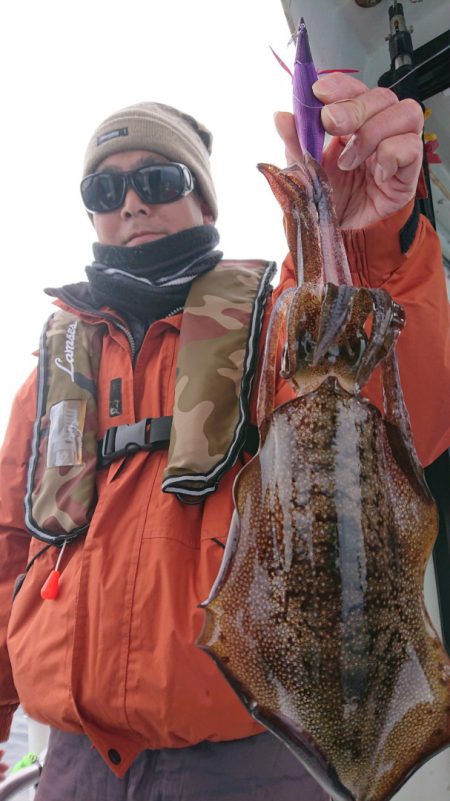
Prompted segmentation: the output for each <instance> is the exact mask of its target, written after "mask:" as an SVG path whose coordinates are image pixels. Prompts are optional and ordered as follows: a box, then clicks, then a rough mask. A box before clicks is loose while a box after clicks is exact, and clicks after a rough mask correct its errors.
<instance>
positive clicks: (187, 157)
mask: <svg viewBox="0 0 450 801" xmlns="http://www.w3.org/2000/svg"><path fill="white" fill-rule="evenodd" d="M211 146H212V134H211V133H210V131H208V129H207V128H205V126H204V125H202V124H201V123H199V122H197V120H195V119H194V117H191V116H189V114H184V113H183V112H182V111H178V109H176V108H173V107H172V106H166V105H165V104H164V103H136V104H135V105H133V106H127V108H124V109H121V110H120V111H116V112H115V114H111V116H110V117H108V118H107V119H106V120H105V121H104V122H102V123H101V124H100V125H99V127H98V128H97V130H96V131H95V132H94V134H93V136H92V138H91V140H90V142H89V144H88V146H87V150H86V155H85V159H84V168H83V178H85V177H86V175H90V174H91V173H93V172H95V170H96V168H97V166H98V165H99V164H100V162H101V161H103V159H105V158H106V157H107V156H111V155H112V154H113V153H120V152H122V151H124V150H151V151H153V152H154V153H160V154H161V155H162V156H165V157H166V158H167V159H169V160H170V161H178V162H181V163H182V164H185V165H186V166H187V167H189V169H190V170H191V171H192V173H193V175H194V177H195V178H196V182H197V185H198V188H199V191H200V194H201V196H202V198H203V199H204V200H205V201H206V203H207V204H208V208H209V210H210V212H211V214H212V215H213V217H214V219H216V217H217V199H216V193H215V189H214V184H213V179H212V175H211V166H210V161H209V154H210V153H211Z"/></svg>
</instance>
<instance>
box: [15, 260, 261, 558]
mask: <svg viewBox="0 0 450 801" xmlns="http://www.w3.org/2000/svg"><path fill="white" fill-rule="evenodd" d="M274 272H275V264H274V263H273V262H263V261H254V260H253V261H244V262H242V261H240V262H236V261H222V262H220V263H219V264H218V265H217V266H216V267H215V268H214V269H213V270H211V271H210V272H208V273H206V274H204V275H202V276H200V277H199V278H197V279H196V280H195V281H194V282H193V284H192V286H191V289H190V291H189V294H188V297H187V300H186V303H185V307H184V311H183V317H182V322H181V329H180V343H179V350H178V357H177V380H176V386H175V399H174V409H173V418H168V417H163V418H158V419H157V420H153V421H152V420H147V419H146V420H141V421H138V422H137V423H135V424H131V425H123V426H117V427H114V428H111V429H109V430H108V431H107V432H106V434H105V436H104V437H103V439H102V440H101V441H100V443H99V442H98V416H97V378H98V368H99V361H100V353H101V341H102V336H103V333H104V328H105V326H104V323H94V324H92V323H86V322H83V321H82V320H80V318H79V317H77V316H76V315H75V314H73V313H69V312H66V311H61V310H60V311H57V312H56V313H55V314H53V315H52V316H51V317H50V319H49V320H48V321H47V323H46V325H45V327H44V330H43V333H42V337H41V343H40V350H39V366H38V389H37V395H38V398H37V414H36V420H35V424H34V431H33V443H32V452H31V457H30V461H29V466H28V479H27V490H26V497H25V523H26V526H27V528H28V530H29V531H30V533H31V534H33V535H34V536H36V537H38V538H39V539H41V540H43V541H44V542H47V543H51V544H54V545H61V544H63V543H64V542H66V541H69V540H71V539H74V538H75V537H77V536H79V535H80V534H82V533H84V532H86V530H87V528H88V526H89V522H90V520H91V517H92V514H93V512H94V509H95V504H96V470H97V469H98V468H99V467H100V468H102V467H104V466H106V465H108V464H110V463H111V462H112V461H113V460H114V459H116V458H119V457H121V456H123V455H128V454H130V453H133V452H135V451H137V450H140V449H144V450H155V449H156V448H160V447H166V446H168V447H169V454H168V464H167V468H166V471H165V473H164V479H163V484H162V490H163V491H164V492H170V493H175V494H176V495H177V496H178V497H179V498H180V500H183V501H188V502H193V501H194V502H197V501H201V500H202V498H203V497H204V496H205V495H207V494H208V493H210V492H214V491H215V489H216V488H217V485H218V482H219V480H220V478H221V476H222V475H223V474H224V473H225V471H226V470H227V469H228V468H229V467H231V465H232V464H234V462H235V461H236V459H237V458H238V455H239V453H240V451H241V450H242V447H243V445H244V440H245V437H246V429H247V424H248V409H249V399H250V392H251V387H252V381H253V377H254V373H255V368H256V362H257V355H258V340H259V335H260V332H261V325H262V320H263V314H264V308H265V304H266V300H267V296H268V293H269V290H270V280H271V278H272V276H273V274H274ZM99 446H100V447H99Z"/></svg>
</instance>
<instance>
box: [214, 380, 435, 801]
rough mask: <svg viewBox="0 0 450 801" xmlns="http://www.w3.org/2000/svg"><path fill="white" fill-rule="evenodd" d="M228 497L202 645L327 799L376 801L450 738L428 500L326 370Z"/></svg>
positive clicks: (364, 407) (378, 422)
mask: <svg viewBox="0 0 450 801" xmlns="http://www.w3.org/2000/svg"><path fill="white" fill-rule="evenodd" d="M324 421H326V422H325V423H324ZM386 474H388V476H389V481H386ZM235 502H236V509H237V516H236V517H235V519H234V525H233V529H232V531H231V532H230V538H229V542H228V544H227V554H226V557H225V559H224V563H223V565H222V568H221V571H220V574H219V576H218V580H217V582H216V585H215V587H214V588H213V592H212V595H211V597H210V599H208V601H207V602H206V624H205V629H204V631H203V633H202V636H201V646H202V647H203V648H204V649H205V650H207V652H208V653H210V655H211V656H213V658H214V659H215V660H216V661H217V663H218V664H219V667H220V668H221V669H222V670H223V672H224V674H225V675H226V677H227V678H228V679H229V680H230V682H231V684H232V686H233V687H234V689H235V690H236V691H237V693H238V695H239V696H240V698H241V700H243V701H244V703H245V704H246V705H247V707H248V708H249V709H250V711H251V712H252V714H253V715H254V716H255V717H256V718H257V719H258V720H260V721H261V722H262V723H264V725H266V726H267V727H268V728H269V729H271V730H272V731H273V732H274V733H275V734H277V735H278V736H279V737H281V738H282V739H283V740H285V742H286V743H287V744H288V745H289V747H290V748H291V749H292V750H293V751H294V753H296V754H297V756H299V757H300V759H301V760H302V761H303V762H304V763H305V764H307V766H308V767H309V769H310V770H311V772H312V773H313V775H315V776H316V778H317V779H318V780H319V781H320V782H321V783H322V785H323V786H324V787H325V789H326V790H327V791H328V792H329V793H330V794H331V795H332V797H333V798H335V799H339V801H341V799H345V801H347V799H352V801H386V800H387V799H389V798H391V797H392V795H394V793H395V792H397V790H398V789H399V787H400V786H401V784H402V783H403V781H404V780H405V779H406V778H407V776H408V775H409V773H410V771H411V769H412V766H414V767H417V764H421V762H422V761H424V760H425V759H426V758H427V757H429V756H430V755H431V754H432V753H435V752H436V751H437V750H439V749H440V748H442V747H444V746H445V744H446V743H448V742H449V739H450V664H449V661H448V659H447V658H446V656H445V654H444V652H443V650H442V647H441V646H440V643H439V640H438V639H437V637H436V635H435V633H434V632H433V629H432V627H431V624H430V622H429V619H428V617H427V613H426V611H425V609H424V606H423V601H422V586H423V574H424V569H425V565H426V562H427V560H428V558H429V554H430V551H431V548H432V545H433V542H434V538H435V535H436V511H435V508H434V505H433V504H431V503H429V502H426V501H425V500H424V499H423V498H421V497H420V496H418V495H417V493H415V491H414V488H413V487H412V486H411V484H410V482H409V481H406V480H405V477H404V475H403V473H402V472H401V470H400V468H399V466H398V465H397V462H396V460H395V459H394V457H393V456H392V453H391V451H390V447H389V442H388V439H387V435H386V430H385V426H384V423H383V420H382V418H381V416H380V414H379V412H378V411H377V410H376V409H375V408H374V407H372V406H371V405H370V404H368V403H362V402H361V401H360V400H358V399H357V398H355V396H353V395H351V394H350V393H347V392H346V391H345V390H342V389H341V388H340V386H339V384H338V382H337V380H336V379H335V378H329V379H327V380H326V381H325V382H323V383H322V384H321V385H320V387H319V388H318V389H317V390H316V391H315V392H312V393H308V394H307V395H306V396H304V397H301V398H297V399H296V400H295V401H292V402H289V403H287V404H284V405H283V406H281V407H279V408H278V409H276V410H275V412H274V414H273V417H272V421H271V426H270V428H269V429H268V432H267V436H266V439H265V442H264V445H263V447H262V448H261V451H260V453H259V455H258V456H257V457H255V458H254V459H253V460H252V461H251V462H250V463H249V464H248V465H246V467H244V469H243V470H242V471H241V473H240V474H239V477H238V479H237V481H236V485H235Z"/></svg>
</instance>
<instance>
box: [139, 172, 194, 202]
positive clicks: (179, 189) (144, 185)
mask: <svg viewBox="0 0 450 801" xmlns="http://www.w3.org/2000/svg"><path fill="white" fill-rule="evenodd" d="M133 183H134V185H135V187H136V191H137V192H138V194H139V195H140V196H141V198H142V200H144V201H145V202H146V203H172V201H174V200H177V198H179V197H181V195H182V194H183V192H184V190H185V180H184V175H183V172H182V170H181V169H180V168H179V167H177V166H176V165H175V164H162V165H158V166H151V167H141V169H140V170H136V172H134V173H133Z"/></svg>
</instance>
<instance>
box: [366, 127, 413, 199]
mask: <svg viewBox="0 0 450 801" xmlns="http://www.w3.org/2000/svg"><path fill="white" fill-rule="evenodd" d="M422 155H423V147H422V140H421V139H420V138H419V137H418V136H417V134H414V133H410V134H406V135H400V136H392V137H390V138H389V139H386V140H384V141H383V142H381V143H380V144H379V146H378V148H377V152H376V161H375V163H374V167H373V178H374V181H375V183H376V184H377V186H379V187H380V188H383V184H386V183H387V181H389V180H390V179H391V178H393V177H394V176H395V177H396V181H397V186H396V190H397V191H398V192H403V191H405V192H406V193H407V194H408V195H411V191H412V190H414V189H415V186H416V183H417V179H418V177H419V172H420V169H421V166H422Z"/></svg>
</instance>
